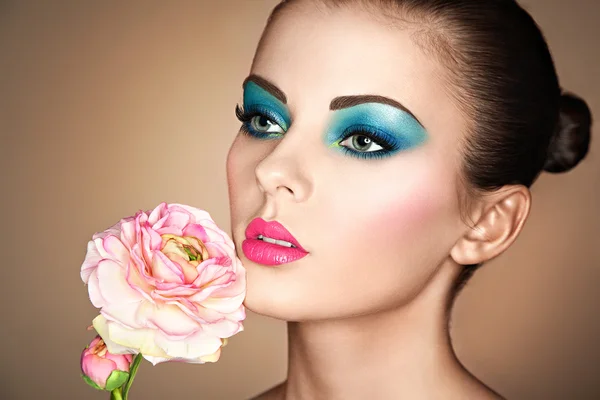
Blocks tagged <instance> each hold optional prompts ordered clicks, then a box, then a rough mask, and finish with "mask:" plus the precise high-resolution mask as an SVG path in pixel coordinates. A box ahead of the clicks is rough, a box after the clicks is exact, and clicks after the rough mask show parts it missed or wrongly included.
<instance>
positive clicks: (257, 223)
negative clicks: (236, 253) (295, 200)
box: [242, 218, 308, 266]
mask: <svg viewBox="0 0 600 400" xmlns="http://www.w3.org/2000/svg"><path fill="white" fill-rule="evenodd" d="M242 251H243V252H244V254H245V255H246V257H248V259H249V260H251V261H254V262H255V263H258V264H263V265H270V266H274V265H281V264H287V263H289V262H292V261H295V260H298V259H300V258H302V257H304V256H305V255H307V254H308V252H307V251H306V250H304V248H302V246H301V245H300V243H298V241H297V240H296V238H294V236H293V235H292V234H291V233H290V232H289V231H288V230H287V229H285V227H284V226H283V225H281V224H280V223H279V222H277V221H269V222H267V221H265V220H264V219H262V218H254V219H253V220H252V222H250V224H249V225H248V227H247V228H246V240H244V241H243V242H242Z"/></svg>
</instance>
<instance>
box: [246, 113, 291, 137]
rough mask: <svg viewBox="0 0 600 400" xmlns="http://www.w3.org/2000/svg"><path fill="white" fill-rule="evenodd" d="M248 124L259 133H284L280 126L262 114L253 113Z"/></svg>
mask: <svg viewBox="0 0 600 400" xmlns="http://www.w3.org/2000/svg"><path fill="white" fill-rule="evenodd" d="M250 126H251V127H252V129H254V130H256V131H257V132H260V133H284V130H283V128H282V127H281V126H279V125H278V124H277V123H275V122H273V121H271V120H270V119H269V118H267V117H266V116H264V115H255V116H254V117H252V118H251V119H250Z"/></svg>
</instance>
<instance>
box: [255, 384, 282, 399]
mask: <svg viewBox="0 0 600 400" xmlns="http://www.w3.org/2000/svg"><path fill="white" fill-rule="evenodd" d="M284 390H285V382H282V383H280V384H279V385H277V386H273V387H272V388H271V389H268V390H266V391H264V392H262V393H260V394H258V395H257V396H255V397H253V398H251V399H250V400H280V399H283V397H284V396H283V395H284Z"/></svg>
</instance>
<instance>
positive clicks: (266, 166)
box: [254, 132, 312, 202]
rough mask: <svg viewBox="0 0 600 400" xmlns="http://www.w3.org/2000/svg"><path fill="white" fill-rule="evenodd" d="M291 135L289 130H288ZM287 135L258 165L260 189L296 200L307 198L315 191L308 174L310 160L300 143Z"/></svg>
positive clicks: (257, 178) (256, 170) (257, 176)
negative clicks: (305, 155) (292, 140)
mask: <svg viewBox="0 0 600 400" xmlns="http://www.w3.org/2000/svg"><path fill="white" fill-rule="evenodd" d="M287 134H289V132H288V133H287ZM287 139H291V138H284V139H279V140H280V142H279V143H278V144H277V146H276V147H275V148H274V149H273V151H272V152H271V153H270V154H269V155H267V157H265V158H264V159H263V160H262V161H261V162H259V163H258V165H257V166H256V168H255V170H254V173H255V175H256V180H257V183H258V186H259V187H260V189H261V190H262V191H263V192H264V193H267V194H270V195H272V196H273V197H283V198H288V199H289V200H291V201H294V202H303V201H306V200H307V199H308V198H309V196H310V195H311V193H312V182H311V179H310V178H309V176H308V167H309V165H308V164H309V161H308V160H307V159H306V158H303V155H304V153H303V152H302V151H298V150H297V149H298V146H299V145H300V144H299V143H297V144H295V145H294V144H292V143H291V141H289V140H288V141H287V142H286V140H287Z"/></svg>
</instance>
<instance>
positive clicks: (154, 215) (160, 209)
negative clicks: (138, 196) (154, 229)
mask: <svg viewBox="0 0 600 400" xmlns="http://www.w3.org/2000/svg"><path fill="white" fill-rule="evenodd" d="M166 212H167V203H165V202H162V203H160V204H159V205H158V206H156V207H155V208H154V210H152V212H151V213H150V215H149V216H148V222H149V223H150V225H154V224H155V223H156V221H158V220H159V219H160V218H161V217H162V216H163V215H165V214H166Z"/></svg>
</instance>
